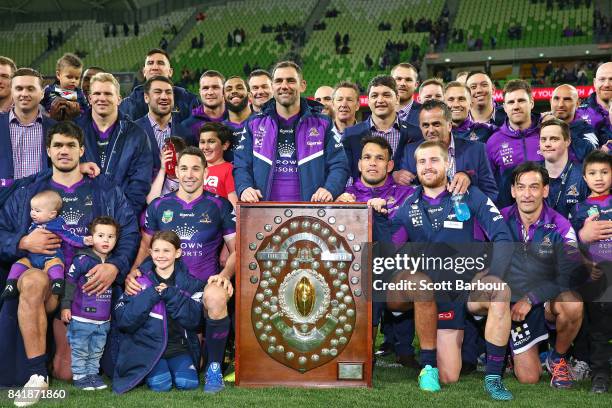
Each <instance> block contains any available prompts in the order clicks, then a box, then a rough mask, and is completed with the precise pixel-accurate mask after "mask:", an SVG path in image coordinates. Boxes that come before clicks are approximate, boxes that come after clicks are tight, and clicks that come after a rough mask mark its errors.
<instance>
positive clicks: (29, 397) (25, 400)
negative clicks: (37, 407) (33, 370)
mask: <svg viewBox="0 0 612 408" xmlns="http://www.w3.org/2000/svg"><path fill="white" fill-rule="evenodd" d="M48 389H49V380H48V379H47V378H45V377H43V376H42V375H38V374H32V376H31V377H30V379H29V380H28V382H27V383H26V384H25V385H24V386H23V388H22V390H21V391H22V392H21V393H20V394H19V395H18V396H17V397H15V399H14V400H13V403H14V404H15V406H17V407H29V406H30V405H34V404H36V403H37V402H38V400H39V399H40V397H41V395H40V392H41V391H46V390H48Z"/></svg>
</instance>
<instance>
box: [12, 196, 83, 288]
mask: <svg viewBox="0 0 612 408" xmlns="http://www.w3.org/2000/svg"><path fill="white" fill-rule="evenodd" d="M62 204H63V203H62V197H60V195H59V194H58V193H57V192H55V191H52V190H45V191H41V192H40V193H38V194H36V195H35V196H34V197H32V200H30V207H31V209H30V217H31V218H32V224H30V228H28V234H29V233H30V232H32V231H34V230H35V229H36V228H42V229H46V230H47V231H50V232H53V233H54V234H57V235H59V236H60V238H62V240H64V241H66V242H67V243H69V244H70V245H72V246H74V247H78V248H83V247H84V246H85V245H91V244H92V239H91V237H81V236H78V235H75V234H73V233H72V232H71V231H70V230H68V229H67V228H66V221H65V220H64V219H63V218H62V217H58V215H59V213H60V211H61V209H62ZM32 268H38V269H42V270H43V271H45V273H46V274H47V276H49V279H50V280H51V292H52V293H53V294H55V295H61V294H62V293H64V254H63V252H62V250H61V249H57V250H56V251H55V254H53V255H43V254H28V256H27V257H25V258H21V259H19V260H18V261H17V262H15V263H14V264H13V266H12V267H11V270H10V271H9V275H8V278H7V280H6V287H5V288H4V291H3V292H2V295H1V296H0V297H1V298H2V299H4V298H13V297H16V296H17V292H18V290H17V281H18V280H19V277H20V276H21V275H22V274H23V273H24V272H25V271H27V270H28V269H32Z"/></svg>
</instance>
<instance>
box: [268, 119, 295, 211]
mask: <svg viewBox="0 0 612 408" xmlns="http://www.w3.org/2000/svg"><path fill="white" fill-rule="evenodd" d="M297 120H298V116H297V115H295V116H292V117H291V118H289V119H283V118H280V117H279V118H278V137H277V141H276V163H275V165H274V173H273V175H272V188H271V191H270V201H300V178H299V175H298V159H297V152H296V144H295V125H296V123H297Z"/></svg>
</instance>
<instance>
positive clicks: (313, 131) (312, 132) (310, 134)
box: [308, 128, 320, 137]
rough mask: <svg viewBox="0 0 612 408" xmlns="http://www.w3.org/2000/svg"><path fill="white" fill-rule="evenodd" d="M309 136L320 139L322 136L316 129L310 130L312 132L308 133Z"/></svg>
mask: <svg viewBox="0 0 612 408" xmlns="http://www.w3.org/2000/svg"><path fill="white" fill-rule="evenodd" d="M308 136H310V137H318V136H320V133H319V131H318V130H317V129H316V128H310V130H309V131H308Z"/></svg>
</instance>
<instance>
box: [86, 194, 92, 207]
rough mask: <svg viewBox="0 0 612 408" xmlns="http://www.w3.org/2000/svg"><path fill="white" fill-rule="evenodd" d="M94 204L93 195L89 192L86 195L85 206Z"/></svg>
mask: <svg viewBox="0 0 612 408" xmlns="http://www.w3.org/2000/svg"><path fill="white" fill-rule="evenodd" d="M92 205H93V200H92V199H91V195H89V194H88V195H87V196H86V197H85V206H86V207H90V206H92Z"/></svg>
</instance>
